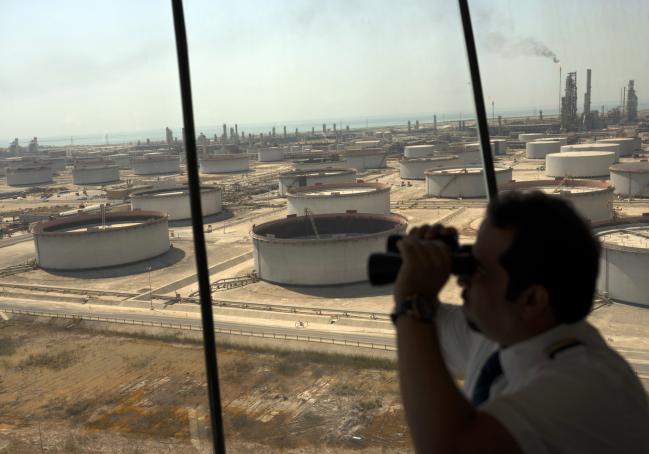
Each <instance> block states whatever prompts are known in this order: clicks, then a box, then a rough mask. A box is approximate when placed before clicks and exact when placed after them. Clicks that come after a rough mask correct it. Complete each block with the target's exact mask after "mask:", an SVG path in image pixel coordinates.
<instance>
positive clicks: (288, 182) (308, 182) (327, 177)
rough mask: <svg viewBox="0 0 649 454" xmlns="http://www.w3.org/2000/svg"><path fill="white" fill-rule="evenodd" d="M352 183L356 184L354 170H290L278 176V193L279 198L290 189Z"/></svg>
mask: <svg viewBox="0 0 649 454" xmlns="http://www.w3.org/2000/svg"><path fill="white" fill-rule="evenodd" d="M354 182H356V170H355V169H316V170H290V171H288V172H282V173H280V174H279V189H278V193H279V195H280V196H285V195H286V193H287V192H288V190H289V189H292V188H301V187H304V186H314V185H316V184H334V183H354Z"/></svg>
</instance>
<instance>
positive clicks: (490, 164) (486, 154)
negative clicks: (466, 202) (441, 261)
mask: <svg viewBox="0 0 649 454" xmlns="http://www.w3.org/2000/svg"><path fill="white" fill-rule="evenodd" d="M458 2H459V4H460V15H461V16H462V29H463V30H464V43H465V45H466V54H467V58H468V59H469V71H470V72H471V86H472V87H473V100H474V102H475V110H476V115H477V118H478V135H479V137H480V148H481V150H482V167H483V174H484V178H485V183H486V185H487V199H489V200H492V199H495V198H497V197H498V184H497V183H496V172H495V170H494V161H493V157H492V156H491V142H490V141H489V124H488V123H487V112H486V111H485V105H484V97H483V94H482V82H481V81H480V68H479V67H478V53H477V52H476V49H475V38H474V36H473V28H472V26H471V15H470V13H469V5H468V0H458Z"/></svg>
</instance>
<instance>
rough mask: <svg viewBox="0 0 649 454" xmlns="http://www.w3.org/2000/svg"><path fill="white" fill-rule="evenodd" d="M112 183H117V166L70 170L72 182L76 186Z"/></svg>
mask: <svg viewBox="0 0 649 454" xmlns="http://www.w3.org/2000/svg"><path fill="white" fill-rule="evenodd" d="M113 181H119V167H118V166H117V165H113V166H105V167H77V168H73V169H72V182H73V183H74V184H77V185H84V184H102V183H112V182H113Z"/></svg>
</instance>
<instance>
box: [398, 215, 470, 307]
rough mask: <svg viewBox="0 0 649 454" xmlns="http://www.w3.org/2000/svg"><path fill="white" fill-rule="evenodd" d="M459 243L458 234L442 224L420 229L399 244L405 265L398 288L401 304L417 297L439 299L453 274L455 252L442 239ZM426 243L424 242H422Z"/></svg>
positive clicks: (400, 274)
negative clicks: (449, 238)
mask: <svg viewBox="0 0 649 454" xmlns="http://www.w3.org/2000/svg"><path fill="white" fill-rule="evenodd" d="M449 236H452V237H454V238H455V239H457V231H456V230H455V229H453V228H447V227H443V226H442V225H441V224H436V225H433V226H429V225H424V226H422V227H418V228H417V227H416V228H414V229H412V230H411V231H410V234H409V235H408V236H407V237H405V238H403V239H402V240H400V241H399V242H398V243H397V247H398V248H399V251H400V252H401V258H402V260H403V263H402V265H401V269H400V270H399V274H398V275H397V280H396V283H395V287H394V301H395V302H396V303H399V302H401V301H403V300H405V299H407V298H409V297H411V296H413V295H415V294H417V295H422V296H423V295H426V296H430V297H434V298H436V297H437V294H438V293H439V291H440V290H441V289H442V287H444V284H446V281H447V280H448V278H449V276H450V273H451V263H452V262H451V257H452V256H451V249H450V248H449V246H448V245H447V244H446V243H444V242H442V241H440V240H439V239H440V238H442V237H449ZM422 240H424V241H422Z"/></svg>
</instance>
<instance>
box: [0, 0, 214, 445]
mask: <svg viewBox="0 0 649 454" xmlns="http://www.w3.org/2000/svg"><path fill="white" fill-rule="evenodd" d="M0 14H1V15H2V18H3V26H2V28H1V30H0V59H1V60H2V62H3V68H2V74H1V75H0V91H1V92H2V107H0V137H1V138H2V139H1V141H0V163H1V164H0V166H1V168H2V171H1V175H2V176H1V177H0V214H1V217H2V219H1V220H2V224H1V225H0V232H1V236H2V238H1V239H0V282H1V283H0V288H1V291H0V362H1V365H0V368H1V370H2V380H1V381H2V383H1V385H0V408H1V410H0V425H1V427H2V434H1V435H0V449H1V450H2V451H3V452H12V453H20V452H25V453H27V452H66V453H75V452H121V453H135V452H167V451H173V452H203V451H205V449H206V447H208V446H209V442H208V440H209V438H208V431H207V430H206V427H208V424H206V422H207V408H208V405H207V392H206V386H205V375H204V371H205V366H204V355H203V351H202V344H201V332H200V319H199V314H198V311H197V305H196V303H195V302H193V301H191V300H187V301H179V300H176V298H175V292H176V291H177V290H180V289H181V288H183V287H185V286H187V285H188V284H190V283H191V284H192V285H193V286H194V287H196V285H195V284H193V282H195V277H194V276H195V265H194V258H193V244H192V242H191V238H188V237H186V236H185V235H184V234H180V235H175V234H174V233H173V232H174V229H176V227H177V226H179V225H180V226H185V225H187V223H188V221H187V220H186V219H185V220H175V217H181V218H187V217H188V216H187V215H186V214H180V215H178V216H176V215H175V214H176V213H179V212H181V211H182V210H183V209H184V208H185V207H186V206H187V203H186V202H184V201H182V198H180V195H182V189H178V190H174V191H169V192H168V193H166V194H165V193H154V194H153V195H156V196H157V199H165V198H166V197H167V196H168V197H169V198H172V197H179V198H178V199H177V201H176V205H170V206H169V208H168V209H166V208H156V206H155V202H156V197H152V194H146V193H145V194H141V197H140V198H139V199H138V200H139V202H137V203H141V205H136V198H135V197H133V198H131V195H132V194H133V192H134V191H138V190H145V191H151V190H157V189H161V188H165V187H173V186H175V185H176V184H179V183H181V182H182V180H183V179H184V174H185V171H184V169H183V168H182V167H181V166H180V155H179V153H180V152H181V146H180V142H178V143H177V142H176V141H175V140H174V141H172V142H171V143H166V142H165V127H166V126H169V127H170V128H172V129H173V135H174V138H176V137H180V132H181V127H180V125H181V124H182V118H181V112H180V96H179V91H178V76H177V74H178V70H177V63H176V56H175V46H174V37H173V27H172V20H171V9H170V7H169V2H125V1H118V2H97V3H94V2H93V3H88V2H81V1H66V2H56V3H51V2H38V1H37V2H27V3H25V2H4V3H3V4H2V6H1V7H0ZM147 153H161V154H157V155H156V154H153V155H148V156H147ZM160 157H163V158H164V159H160ZM150 158H154V159H150ZM148 159H150V162H148V161H147V160H148ZM174 163H175V164H174ZM174 165H175V167H174ZM138 166H139V167H138ZM145 196H146V197H145ZM185 199H186V197H185ZM131 203H133V205H134V206H135V207H136V208H141V211H131V207H132V205H131ZM165 210H166V211H165ZM161 211H162V212H161ZM167 215H168V216H169V218H168V219H167ZM39 222H42V223H41V224H38V223H39ZM182 228H184V227H181V229H182ZM187 295H188V294H185V296H187Z"/></svg>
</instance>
